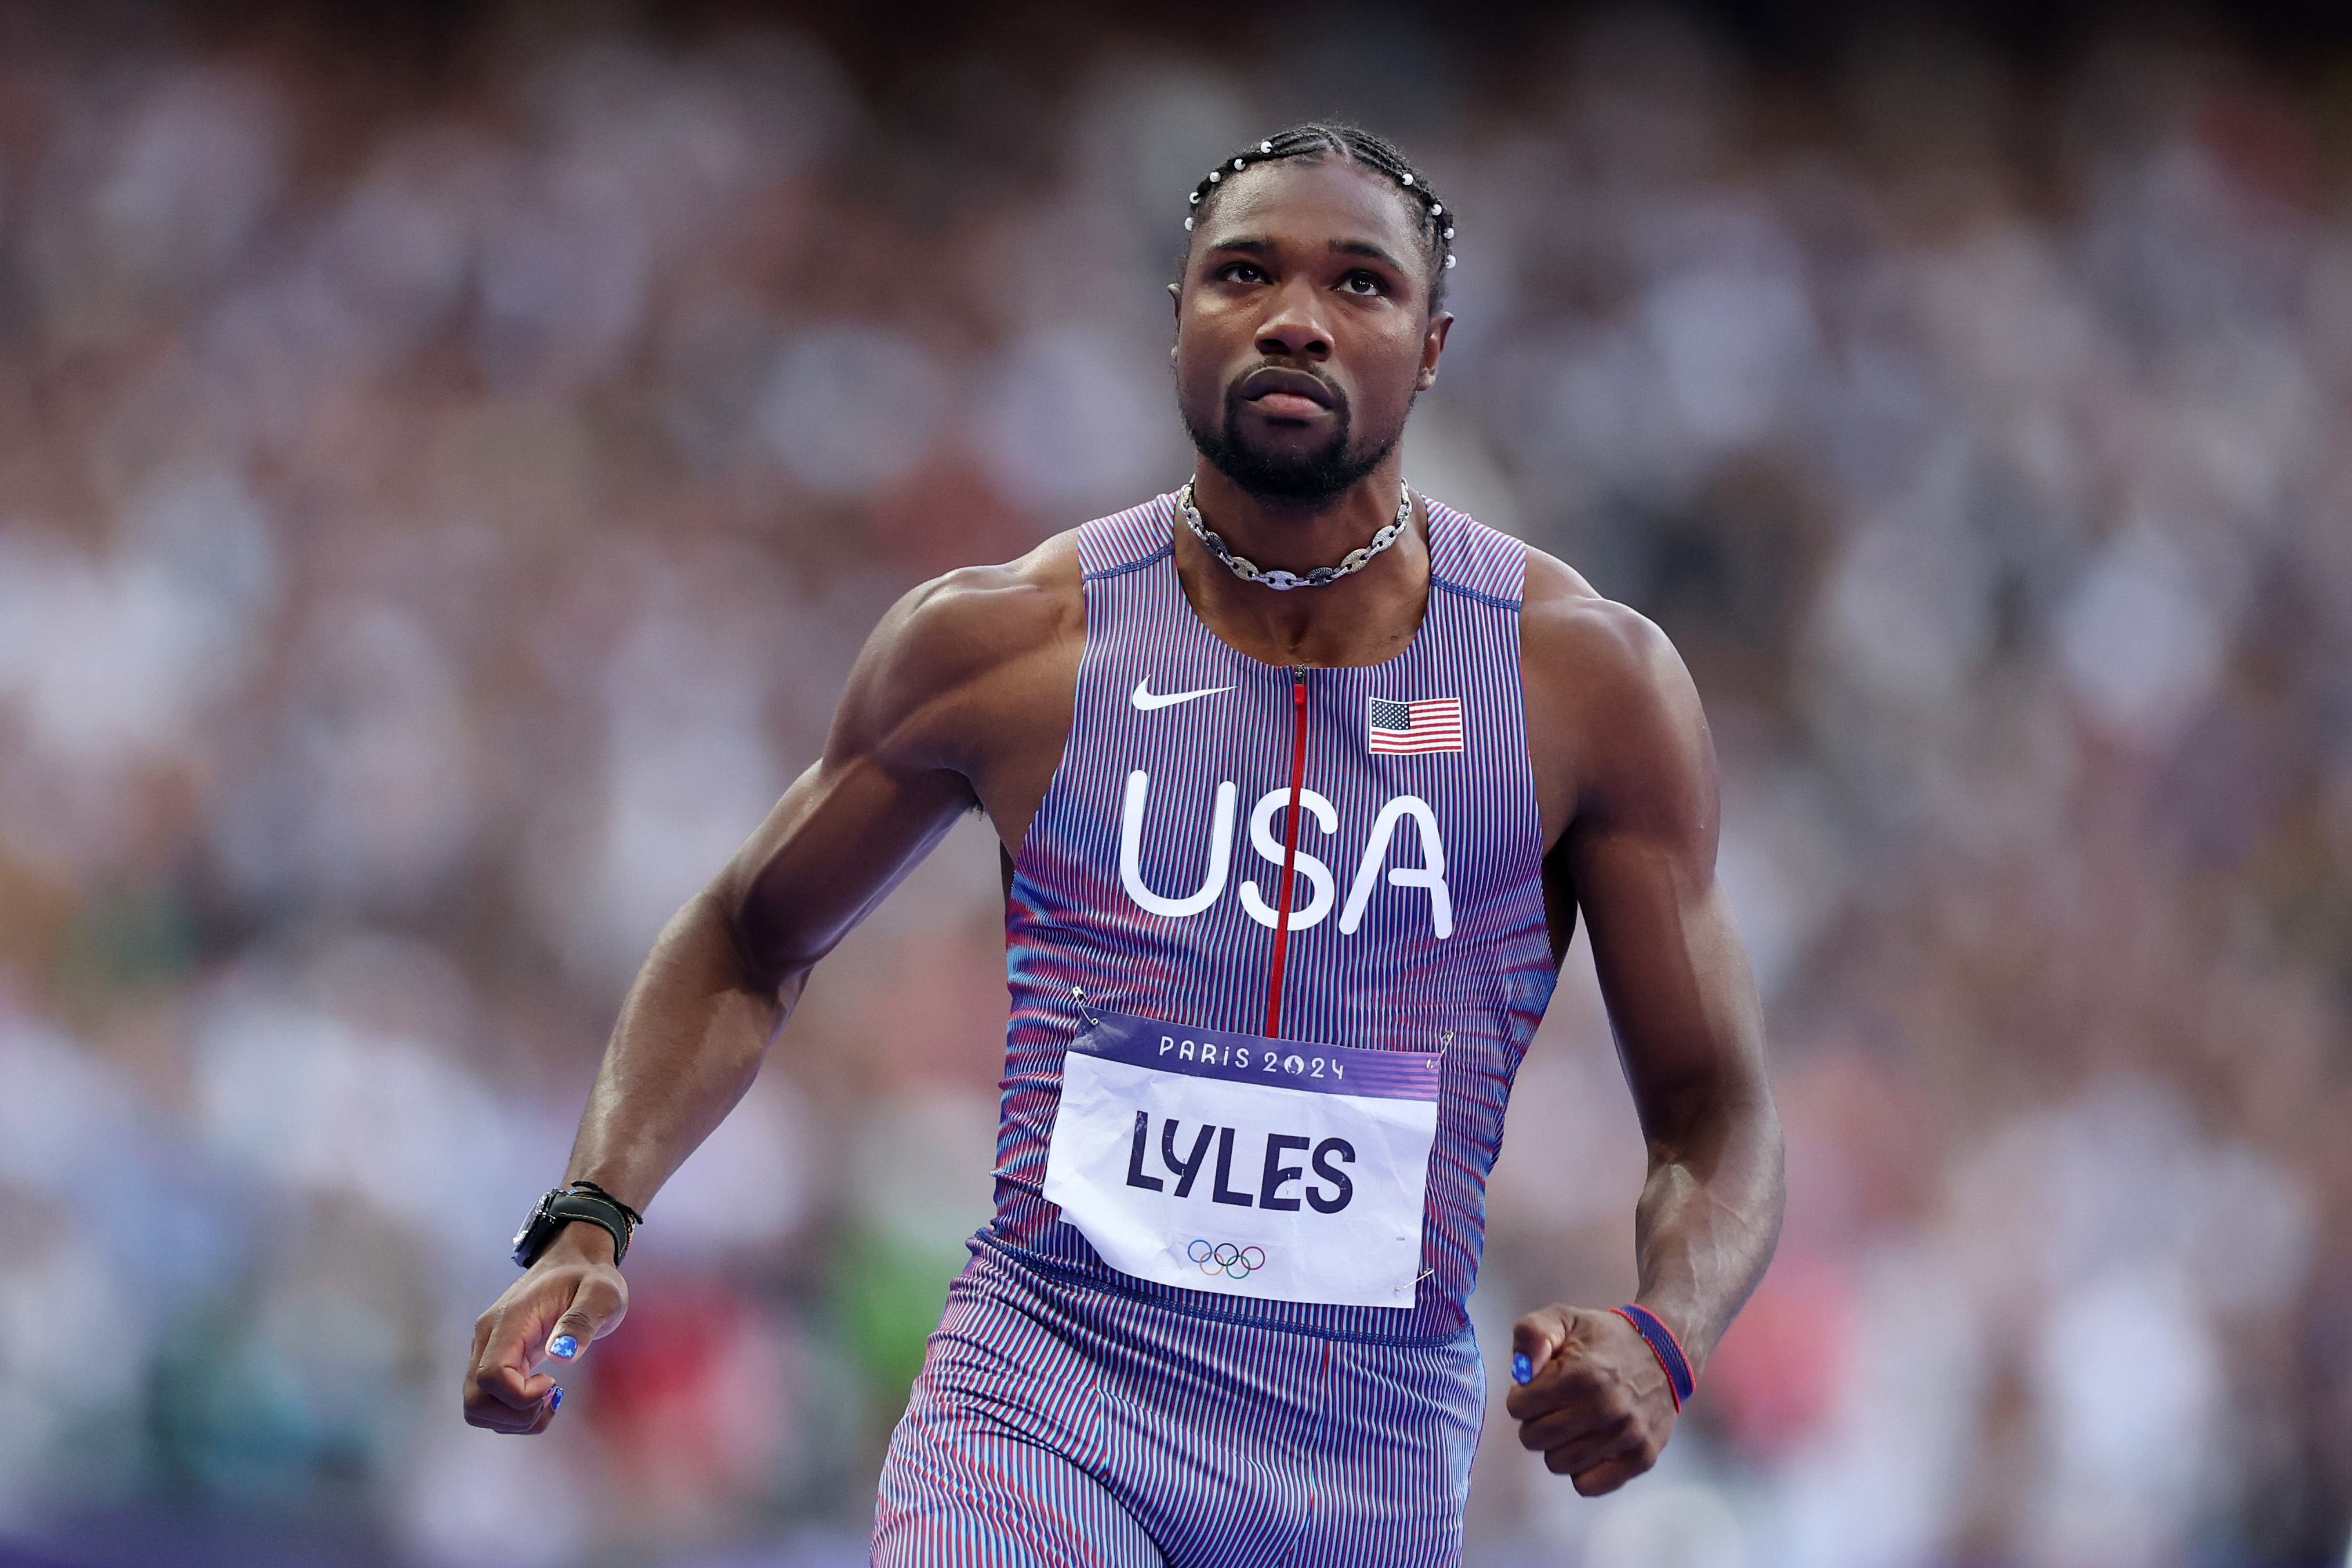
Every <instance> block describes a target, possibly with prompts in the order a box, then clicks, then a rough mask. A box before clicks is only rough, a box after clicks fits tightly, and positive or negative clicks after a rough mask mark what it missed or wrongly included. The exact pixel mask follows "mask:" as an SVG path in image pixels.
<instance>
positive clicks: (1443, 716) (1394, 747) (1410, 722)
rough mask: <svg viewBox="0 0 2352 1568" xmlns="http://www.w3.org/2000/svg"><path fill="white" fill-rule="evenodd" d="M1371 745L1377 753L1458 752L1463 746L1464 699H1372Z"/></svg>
mask: <svg viewBox="0 0 2352 1568" xmlns="http://www.w3.org/2000/svg"><path fill="white" fill-rule="evenodd" d="M1371 746H1372V751H1373V752H1375V753H1379V752H1400V753H1402V752H1458V751H1460V750H1461V749H1462V700H1461V699H1460V698H1458V697H1439V698H1433V699H1432V700H1429V701H1427V702H1391V701H1390V700H1388V699H1386V698H1384V697H1375V698H1373V699H1372V727H1371Z"/></svg>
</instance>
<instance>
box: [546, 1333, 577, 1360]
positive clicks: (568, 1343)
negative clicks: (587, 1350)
mask: <svg viewBox="0 0 2352 1568" xmlns="http://www.w3.org/2000/svg"><path fill="white" fill-rule="evenodd" d="M547 1353H548V1354H550V1355H551V1356H561V1357H562V1359H563V1360H565V1361H570V1360H571V1359H572V1357H573V1356H576V1355H578V1354H579V1353H580V1342H579V1341H578V1340H575V1339H573V1338H572V1336H571V1335H570V1334H558V1335H556V1336H555V1337H554V1338H553V1339H551V1340H550V1341H548V1342H547Z"/></svg>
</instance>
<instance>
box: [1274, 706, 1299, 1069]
mask: <svg viewBox="0 0 2352 1568" xmlns="http://www.w3.org/2000/svg"><path fill="white" fill-rule="evenodd" d="M1290 711H1291V738H1290V820H1289V822H1288V823H1287V824H1286V826H1285V828H1284V831H1283V835H1282V896H1281V898H1280V899H1278V900H1276V904H1275V911H1274V967H1273V968H1272V970H1271V971H1270V972H1269V973H1267V975H1266V977H1265V1037H1266V1038H1268V1039H1270V1040H1272V1039H1279V1038H1281V1037H1282V967H1283V963H1284V961H1285V960H1286V959H1287V958H1288V957H1289V956H1290V889H1291V879H1292V878H1293V876H1294V875H1295V874H1296V871H1297V865H1298V791H1299V787H1300V785H1301V784H1303V783H1304V782H1305V780H1306V775H1307V667H1306V666H1305V665H1303V664H1297V665H1293V666H1291V668H1290Z"/></svg>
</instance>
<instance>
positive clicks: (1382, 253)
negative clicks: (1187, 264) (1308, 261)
mask: <svg viewBox="0 0 2352 1568" xmlns="http://www.w3.org/2000/svg"><path fill="white" fill-rule="evenodd" d="M1205 248H1206V249H1209V250H1237V251H1239V252H1241V254H1243V255H1244V256H1264V255H1266V254H1267V253H1268V252H1270V251H1272V250H1273V249H1274V248H1275V246H1274V242H1273V241H1272V240H1270V239H1260V238H1258V237H1255V236H1254V235H1243V236H1241V237H1238V238H1234V239H1219V240H1213V241H1211V242H1210V243H1209V244H1208V246H1207V247H1205ZM1330 249H1331V250H1332V251H1333V252H1334V253H1335V254H1337V255H1340V256H1363V257H1369V258H1371V259H1372V260H1374V261H1379V262H1384V263H1386V264H1387V265H1388V266H1390V267H1392V268H1395V269H1396V270H1397V271H1399V272H1407V271H1409V270H1410V269H1409V268H1407V267H1406V266H1405V264H1404V263H1403V262H1402V261H1399V260H1398V259H1397V258H1395V257H1394V256H1392V255H1391V254H1390V253H1389V251H1388V248H1387V247H1385V246H1380V245H1375V244H1373V243H1372V242H1371V241H1370V240H1369V239H1335V240H1333V241H1332V242H1331V244H1330Z"/></svg>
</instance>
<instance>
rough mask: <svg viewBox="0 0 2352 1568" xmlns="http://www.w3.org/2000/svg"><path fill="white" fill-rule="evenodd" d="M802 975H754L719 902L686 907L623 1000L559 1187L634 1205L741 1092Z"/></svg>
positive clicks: (707, 897)
mask: <svg viewBox="0 0 2352 1568" xmlns="http://www.w3.org/2000/svg"><path fill="white" fill-rule="evenodd" d="M804 978H805V972H804V971H803V972H795V973H791V974H789V975H787V976H786V977H784V978H783V979H782V981H781V982H780V983H774V984H772V983H770V982H768V981H765V980H761V979H756V978H754V977H753V976H752V975H751V973H750V970H749V968H748V966H747V965H746V963H745V962H744V960H743V958H742V955H741V954H740V952H739V950H738V948H737V945H736V942H735V938H734V935H733V933H732V929H731V927H730V921H729V919H728V915H727V912H726V910H725V909H724V907H723V905H722V903H721V901H720V900H719V898H718V897H716V896H714V895H713V894H711V893H708V892H706V893H704V894H702V895H700V896H698V897H697V898H696V899H694V900H692V901H691V902H689V903H688V904H687V906H686V907H685V908H684V909H682V910H679V911H678V912H677V915H676V916H674V917H673V918H672V919H671V921H670V922H669V924H668V925H667V926H666V927H665V928H663V931H662V933H661V935H660V936H659V937H658V938H657V939H656V941H655V942H654V947H653V952H651V953H650V954H649V955H648V956H647V957H646V963H645V966H644V967H643V968H642V969H640V970H639V971H638V972H637V978H636V981H635V984H632V985H631V986H630V988H629V994H628V998H627V1000H626V1001H625V1002H624V1003H623V1004H622V1007H621V1016H620V1021H619V1022H618V1023H617V1024H616V1025H614V1029H613V1037H612V1040H611V1042H610V1043H609V1044H608V1045H607V1046H606V1047H605V1049H604V1065H603V1067H602V1068H599V1069H598V1071H597V1074H596V1083H595V1087H594V1089H593V1090H592V1091H591V1092H590V1094H589V1097H588V1109H587V1111H586V1112H585V1113H584V1114H583V1116H582V1117H581V1119H580V1135H579V1137H578V1138H577V1139H576V1140H575V1141H574V1142H573V1143H572V1160H571V1163H570V1164H569V1165H568V1166H567V1167H566V1169H565V1173H564V1176H565V1180H567V1181H591V1182H594V1183H595V1184H597V1185H599V1186H601V1187H603V1188H604V1190H605V1191H607V1192H609V1193H611V1194H613V1195H614V1196H615V1197H618V1198H619V1199H621V1201H622V1202H624V1203H626V1204H628V1205H632V1206H633V1207H635V1208H638V1209H643V1208H645V1206H646V1205H647V1204H648V1203H649V1202H651V1201H652V1198H653V1195H654V1194H655V1193H656V1192H657V1191H659V1190H660V1188H661V1185H662V1184H663V1183H664V1182H666V1181H667V1180H668V1179H669V1177H670V1174H671V1173H673V1172H675V1171H676V1170H677V1168H678V1166H679V1165H681V1164H683V1163H685V1161H686V1157H687V1156H688V1154H691V1153H692V1152H694V1151H695V1149H696V1147H697V1146H698V1145H699V1144H700V1143H701V1142H702V1141H703V1139H705V1138H707V1137H709V1135H710V1132H711V1130H712V1129H714V1128H716V1127H717V1126H718V1125H719V1122H720V1121H723V1120H725V1119H726V1116H727V1113H728V1112H729V1111H730V1110H732V1109H734V1106H735V1102H736V1101H737V1100H740V1099H741V1098H742V1097H743V1092H744V1090H746V1089H749V1088H751V1080H752V1079H753V1078H755V1077H757V1076H758V1074H759V1070H760V1064H761V1060H762V1059H764V1058H765V1057H766V1055H767V1051H768V1047H769V1045H770V1043H771V1042H772V1041H773V1040H774V1038H775V1037H776V1035H777V1032H778V1031H779V1030H781V1029H782V1027H783V1025H784V1020H785V1019H786V1018H787V1017H788V1016H790V1014H791V1011H792V1006H793V1003H794V1002H796V1001H797V1000H798V999H799V996H800V992H801V987H802V984H803V980H804ZM572 1228H573V1229H585V1228H592V1227H584V1226H573V1227H572Z"/></svg>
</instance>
